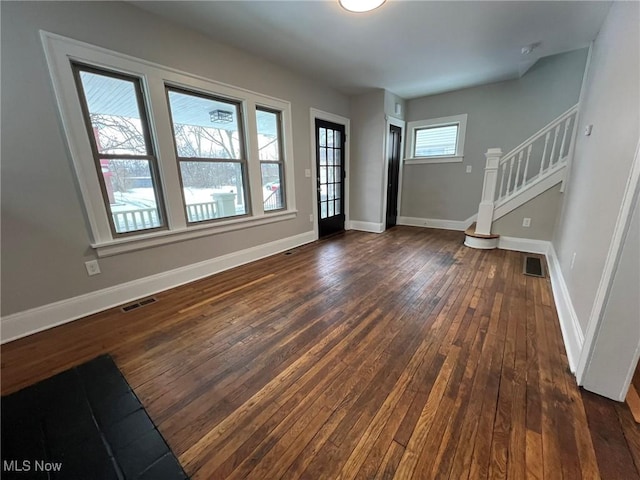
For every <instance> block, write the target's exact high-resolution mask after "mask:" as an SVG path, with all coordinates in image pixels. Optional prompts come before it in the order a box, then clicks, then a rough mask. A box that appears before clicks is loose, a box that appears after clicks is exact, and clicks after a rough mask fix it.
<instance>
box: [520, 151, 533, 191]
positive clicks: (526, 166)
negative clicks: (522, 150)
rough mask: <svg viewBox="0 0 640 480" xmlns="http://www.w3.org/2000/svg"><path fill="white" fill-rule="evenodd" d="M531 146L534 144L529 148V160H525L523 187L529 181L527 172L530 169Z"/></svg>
mask: <svg viewBox="0 0 640 480" xmlns="http://www.w3.org/2000/svg"><path fill="white" fill-rule="evenodd" d="M531 147H533V145H529V148H527V160H526V161H525V162H524V175H522V186H523V187H524V184H525V183H527V172H528V171H529V158H531Z"/></svg>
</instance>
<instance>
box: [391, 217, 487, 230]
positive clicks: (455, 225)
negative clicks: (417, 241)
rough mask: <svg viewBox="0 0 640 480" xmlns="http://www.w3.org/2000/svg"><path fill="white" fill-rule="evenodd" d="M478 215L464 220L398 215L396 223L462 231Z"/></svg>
mask: <svg viewBox="0 0 640 480" xmlns="http://www.w3.org/2000/svg"><path fill="white" fill-rule="evenodd" d="M477 216H478V215H477V214H476V215H473V216H471V217H469V218H467V219H466V220H442V219H439V218H419V217H398V225H407V226H410V227H425V228H440V229H442V230H457V231H460V232H464V231H465V230H466V229H467V228H469V226H470V225H471V224H472V223H473V222H475V221H476V217H477Z"/></svg>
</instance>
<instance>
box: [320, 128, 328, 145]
mask: <svg viewBox="0 0 640 480" xmlns="http://www.w3.org/2000/svg"><path fill="white" fill-rule="evenodd" d="M318 136H319V138H318V144H319V145H320V146H321V147H326V146H327V129H326V128H321V129H320V132H319V134H318Z"/></svg>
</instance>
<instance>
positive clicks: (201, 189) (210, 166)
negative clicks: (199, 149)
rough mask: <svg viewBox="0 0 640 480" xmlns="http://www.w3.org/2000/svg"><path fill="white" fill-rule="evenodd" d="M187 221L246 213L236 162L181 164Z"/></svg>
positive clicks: (240, 166) (240, 168)
mask: <svg viewBox="0 0 640 480" xmlns="http://www.w3.org/2000/svg"><path fill="white" fill-rule="evenodd" d="M180 173H181V175H182V186H183V193H184V202H185V205H186V209H187V219H188V221H189V222H202V221H204V220H212V219H214V218H224V217H232V216H234V215H244V214H245V213H247V210H246V206H245V203H244V188H243V184H242V164H240V163H238V162H186V161H185V162H180Z"/></svg>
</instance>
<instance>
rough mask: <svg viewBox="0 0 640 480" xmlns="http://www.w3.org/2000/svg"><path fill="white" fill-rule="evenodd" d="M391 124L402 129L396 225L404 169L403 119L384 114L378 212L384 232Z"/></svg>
mask: <svg viewBox="0 0 640 480" xmlns="http://www.w3.org/2000/svg"><path fill="white" fill-rule="evenodd" d="M391 125H394V126H396V127H400V129H401V130H402V131H401V132H400V135H401V137H400V171H399V172H398V205H397V207H398V218H397V221H396V225H401V223H400V218H401V217H400V205H402V183H403V182H402V175H403V170H404V158H403V153H404V147H405V140H406V137H407V135H406V122H405V121H404V120H400V119H399V118H395V117H391V116H389V115H385V134H384V165H383V169H382V187H383V191H382V192H383V193H382V202H381V203H382V212H380V214H381V216H380V218H382V231H383V232H384V231H385V230H386V229H387V184H388V182H389V137H390V135H389V129H390V128H391Z"/></svg>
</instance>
